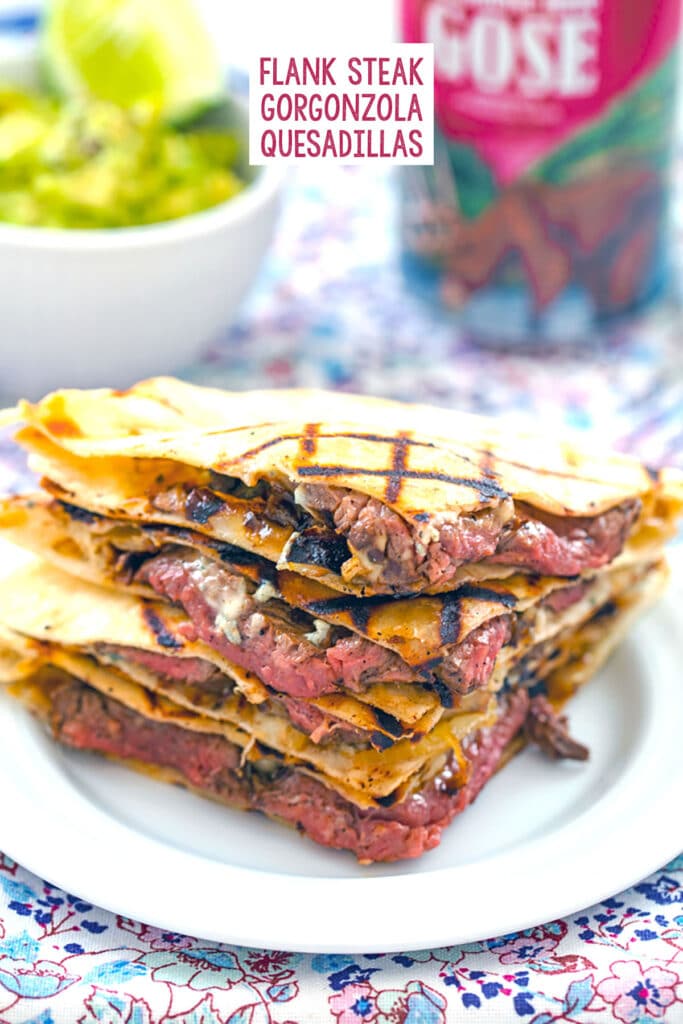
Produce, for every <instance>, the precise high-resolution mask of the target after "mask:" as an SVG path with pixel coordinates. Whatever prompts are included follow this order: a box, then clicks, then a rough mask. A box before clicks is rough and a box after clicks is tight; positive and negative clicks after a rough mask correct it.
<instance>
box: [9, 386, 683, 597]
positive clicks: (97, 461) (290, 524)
mask: <svg viewBox="0 0 683 1024" xmlns="http://www.w3.org/2000/svg"><path fill="white" fill-rule="evenodd" d="M261 410H263V411H264V412H265V414H266V415H267V420H266V421H264V420H259V416H260V415H261ZM19 415H20V417H21V418H22V419H23V420H24V422H25V427H24V428H23V429H22V430H21V432H20V434H19V440H20V442H21V443H22V444H24V445H25V446H26V447H27V448H28V450H29V452H30V453H31V464H32V465H33V467H34V468H35V469H36V471H37V472H39V473H40V474H42V475H43V477H44V478H45V486H46V487H47V488H48V489H49V490H50V491H51V492H52V493H53V494H54V495H55V496H57V497H59V498H62V499H63V500H65V501H66V502H69V503H71V504H74V505H75V506H77V507H80V508H83V509H87V510H90V511H94V512H97V513H100V514H103V515H107V516H114V517H117V518H126V519H130V520H138V521H141V522H144V523H152V522H154V523H164V524H169V525H174V526H179V527H187V526H188V525H190V526H191V527H192V529H193V530H195V531H197V532H200V533H204V534H206V535H207V536H210V537H212V538H215V539H218V540H221V541H223V542H227V543H230V544H233V545H236V546H238V547H240V548H242V549H245V550H247V551H250V552H252V553H255V554H259V555H261V556H262V557H264V558H266V559H268V560H270V561H272V562H276V563H277V564H278V566H279V567H280V568H282V569H287V568H289V569H293V570H295V571H296V572H297V573H299V574H302V575H306V576H309V577H312V578H315V579H317V580H319V581H320V582H322V583H324V584H326V585H327V586H329V587H332V588H333V589H335V590H339V591H342V592H348V593H352V594H357V595H363V594H367V595H372V594H382V593H387V594H393V593H403V594H406V593H413V592H419V591H428V592H440V591H444V590H447V589H452V587H453V586H454V585H455V584H457V583H458V582H461V581H463V580H464V579H471V578H473V577H474V578H482V577H483V578H491V577H495V576H500V575H506V574H510V573H511V572H515V571H518V570H522V571H528V572H541V573H543V574H544V575H559V576H573V575H576V574H577V573H578V572H583V571H587V570H590V569H598V568H601V567H602V566H603V565H605V564H608V563H609V562H611V561H612V560H614V559H615V558H616V557H617V556H618V555H619V554H620V553H621V551H622V550H623V549H624V546H625V545H626V544H628V543H631V544H636V545H638V544H642V543H643V542H649V541H650V540H651V539H653V538H655V539H656V540H658V541H659V542H661V541H662V540H663V539H665V538H666V536H668V535H669V534H670V533H671V532H672V530H673V521H674V519H675V515H676V514H677V512H678V511H680V509H681V507H682V506H683V483H682V478H681V476H680V475H678V474H676V473H675V472H674V471H662V472H661V473H650V472H648V470H647V469H646V468H645V467H643V466H642V465H640V464H639V463H638V462H637V461H636V460H633V459H630V458H628V457H626V456H617V455H609V456H605V457H599V456H596V455H595V454H592V453H588V452H586V451H582V450H579V449H578V448H575V447H574V446H572V445H567V444H562V443H559V442H558V443H554V442H551V441H547V440H544V439H541V438H539V437H538V436H536V435H533V436H532V435H518V434H514V435H513V434H511V432H509V431H506V432H503V431H502V430H501V429H500V428H498V427H496V426H495V425H493V424H491V423H490V422H489V421H487V420H483V419H479V418H477V417H472V416H466V415H461V414H456V413H452V412H447V411H444V410H434V409H429V408H427V407H421V406H410V405H404V404H401V403H395V402H388V401H381V400H378V399H368V398H362V397H359V396H341V395H329V394H327V393H323V392H306V391H281V392H277V391H276V392H247V393H227V392H219V391H211V390H210V389H202V388H196V387H193V386H192V385H188V384H183V383H181V382H179V381H174V380H172V379H164V378H159V379H154V380H150V381H147V382H143V383H142V384H139V385H137V386H136V387H134V388H132V389H130V390H129V391H127V392H113V391H105V390H98V391H63V392H56V393H54V394H52V395H49V396H47V398H45V399H44V400H43V401H42V402H40V403H38V404H37V405H30V404H28V403H22V404H21V406H20V408H19Z"/></svg>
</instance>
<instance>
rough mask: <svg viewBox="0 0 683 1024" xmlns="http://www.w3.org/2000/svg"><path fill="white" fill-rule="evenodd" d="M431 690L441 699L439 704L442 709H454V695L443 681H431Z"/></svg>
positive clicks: (436, 679)
mask: <svg viewBox="0 0 683 1024" xmlns="http://www.w3.org/2000/svg"><path fill="white" fill-rule="evenodd" d="M430 685H431V688H432V689H433V691H434V693H435V694H436V695H437V697H438V698H439V703H440V704H441V707H442V708H452V707H453V694H452V692H451V690H450V689H449V688H448V687H447V686H446V684H445V683H444V682H443V680H442V679H438V678H436V677H435V678H434V679H432V681H431V684H430Z"/></svg>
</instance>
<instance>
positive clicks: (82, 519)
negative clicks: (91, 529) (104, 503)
mask: <svg viewBox="0 0 683 1024" xmlns="http://www.w3.org/2000/svg"><path fill="white" fill-rule="evenodd" d="M59 504H60V505H61V507H62V508H63V509H64V511H65V512H66V514H67V515H68V517H69V519H74V520H75V521H76V522H77V523H94V522H96V521H97V519H98V518H99V516H96V515H95V513H94V512H88V510H87V509H85V508H79V507H78V505H70V504H69V503H68V502H67V501H60V502H59Z"/></svg>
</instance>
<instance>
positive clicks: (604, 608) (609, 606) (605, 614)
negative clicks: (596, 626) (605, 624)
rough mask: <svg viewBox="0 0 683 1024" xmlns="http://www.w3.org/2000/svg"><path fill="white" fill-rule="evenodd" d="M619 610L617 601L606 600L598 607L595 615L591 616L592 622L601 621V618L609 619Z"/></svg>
mask: <svg viewBox="0 0 683 1024" xmlns="http://www.w3.org/2000/svg"><path fill="white" fill-rule="evenodd" d="M618 611H619V605H618V604H617V603H616V601H605V603H604V604H603V605H601V606H600V608H598V610H597V611H596V613H595V615H593V616H591V622H599V621H600V619H607V618H609V617H610V616H611V615H616V613H617V612H618Z"/></svg>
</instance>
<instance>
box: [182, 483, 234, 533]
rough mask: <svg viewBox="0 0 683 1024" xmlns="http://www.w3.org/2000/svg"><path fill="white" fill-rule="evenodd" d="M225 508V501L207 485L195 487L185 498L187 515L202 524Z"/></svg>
mask: <svg viewBox="0 0 683 1024" xmlns="http://www.w3.org/2000/svg"><path fill="white" fill-rule="evenodd" d="M224 508H225V502H224V501H223V500H222V499H221V498H219V497H218V495H217V494H214V493H213V492H212V491H209V490H208V489H207V488H206V487H193V488H192V490H191V491H190V493H189V494H188V496H187V498H186V500H185V515H186V516H187V518H188V519H191V520H192V521H193V522H194V523H200V524H201V525H202V526H205V525H206V523H208V521H209V519H211V517H212V516H215V515H216V514H217V513H218V512H220V511H221V510H222V509H224Z"/></svg>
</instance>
